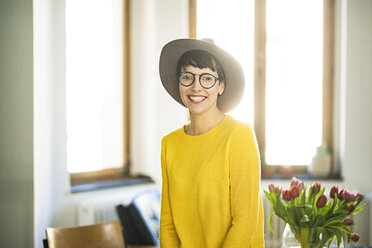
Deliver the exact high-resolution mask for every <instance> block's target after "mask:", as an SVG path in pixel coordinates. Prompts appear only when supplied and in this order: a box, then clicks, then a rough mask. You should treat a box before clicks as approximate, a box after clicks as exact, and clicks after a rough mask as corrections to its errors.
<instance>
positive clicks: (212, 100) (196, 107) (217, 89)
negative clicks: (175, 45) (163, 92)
mask: <svg viewBox="0 0 372 248" xmlns="http://www.w3.org/2000/svg"><path fill="white" fill-rule="evenodd" d="M181 72H191V73H193V74H195V79H194V83H193V84H192V85H190V86H183V85H182V84H180V83H179V90H180V95H181V99H182V101H183V103H184V104H185V106H186V107H187V108H188V109H189V111H190V114H202V113H206V112H208V111H210V110H217V97H218V95H219V94H222V93H223V91H224V87H225V84H224V82H220V81H217V82H216V84H215V85H214V86H213V87H212V88H210V89H205V88H203V87H202V86H201V85H200V81H199V76H200V75H201V74H204V73H208V74H211V75H213V76H215V77H216V78H218V74H217V72H216V71H212V70H211V69H210V68H203V69H200V68H198V67H194V66H191V65H189V66H186V67H185V68H183V69H182V70H181Z"/></svg>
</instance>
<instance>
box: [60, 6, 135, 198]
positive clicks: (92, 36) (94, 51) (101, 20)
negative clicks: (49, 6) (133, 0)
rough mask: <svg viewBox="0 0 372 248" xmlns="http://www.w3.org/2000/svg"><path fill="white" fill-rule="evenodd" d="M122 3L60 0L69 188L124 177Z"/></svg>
mask: <svg viewBox="0 0 372 248" xmlns="http://www.w3.org/2000/svg"><path fill="white" fill-rule="evenodd" d="M128 2H129V1H126V0H124V1H122V0H111V1H106V0H93V1H92V0H67V1H66V81H67V82H66V105H67V169H68V171H69V172H70V174H71V184H72V186H73V191H74V186H76V185H84V184H85V185H86V184H92V183H93V184H94V183H97V182H102V181H104V182H107V181H111V180H120V179H123V178H127V177H128V171H129V167H128V166H129V159H128V156H129V153H128V140H129V138H128V130H129V127H128V109H129V108H128V104H129V100H128V95H127V92H128V90H127V88H128V78H129V76H128V71H129V70H128V57H129V56H128V52H129V49H128V33H129V32H128V31H129V29H128V27H129V24H128V12H129V8H128ZM124 34H125V36H124ZM89 187H92V185H90V186H89ZM75 188H76V187H75Z"/></svg>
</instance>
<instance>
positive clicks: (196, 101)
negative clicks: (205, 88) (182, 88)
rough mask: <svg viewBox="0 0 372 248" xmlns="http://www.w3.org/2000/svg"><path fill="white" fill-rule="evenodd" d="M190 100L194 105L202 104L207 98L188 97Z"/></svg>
mask: <svg viewBox="0 0 372 248" xmlns="http://www.w3.org/2000/svg"><path fill="white" fill-rule="evenodd" d="M188 98H189V99H190V100H191V102H194V103H201V102H202V101H204V100H205V99H207V97H206V96H188Z"/></svg>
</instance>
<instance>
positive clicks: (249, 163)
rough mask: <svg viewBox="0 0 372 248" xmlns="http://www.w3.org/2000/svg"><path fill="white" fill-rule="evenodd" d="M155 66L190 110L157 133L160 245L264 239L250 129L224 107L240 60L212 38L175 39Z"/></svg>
mask: <svg viewBox="0 0 372 248" xmlns="http://www.w3.org/2000/svg"><path fill="white" fill-rule="evenodd" d="M159 69H160V77H161V80H162V84H163V86H164V88H165V89H166V90H167V92H168V93H169V94H170V95H171V96H172V97H173V98H174V99H175V100H176V101H177V102H179V103H180V104H182V105H183V106H185V107H186V108H187V109H188V111H189V115H190V122H189V123H188V124H186V125H184V126H183V127H182V128H180V129H178V130H176V131H174V132H171V133H170V134H168V135H166V136H165V137H164V138H163V139H162V152H161V165H162V178H163V185H162V202H161V218H160V246H161V248H168V247H171V248H173V247H185V248H196V247H234V248H240V247H254V248H260V247H264V241H263V209H262V201H261V195H260V161H259V156H258V151H257V145H256V140H255V136H254V133H253V131H252V129H251V128H250V127H249V126H248V125H247V124H244V123H241V122H239V121H237V120H234V119H233V118H232V117H230V116H228V115H225V113H226V112H228V111H230V110H231V109H232V108H234V107H235V106H236V105H237V104H238V103H239V101H240V99H241V97H242V94H243V90H244V74H243V71H242V68H241V66H240V64H239V63H238V62H237V61H236V60H235V59H234V58H233V57H232V56H231V55H230V54H228V53H227V52H225V51H224V50H222V49H221V48H219V47H217V46H216V45H214V44H213V41H211V40H196V39H179V40H174V41H171V42H169V43H168V44H166V45H165V46H164V47H163V50H162V52H161V55H160V65H159Z"/></svg>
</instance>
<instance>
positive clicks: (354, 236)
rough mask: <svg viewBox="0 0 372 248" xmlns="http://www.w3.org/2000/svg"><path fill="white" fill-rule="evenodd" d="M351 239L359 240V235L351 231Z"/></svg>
mask: <svg viewBox="0 0 372 248" xmlns="http://www.w3.org/2000/svg"><path fill="white" fill-rule="evenodd" d="M351 240H352V241H354V242H358V241H359V240H360V236H359V235H358V234H357V233H353V235H351Z"/></svg>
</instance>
